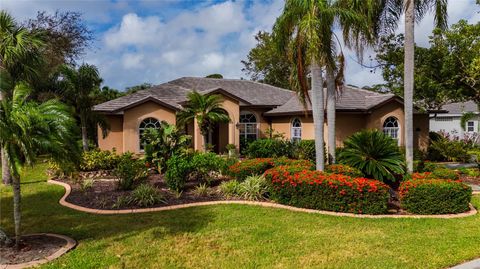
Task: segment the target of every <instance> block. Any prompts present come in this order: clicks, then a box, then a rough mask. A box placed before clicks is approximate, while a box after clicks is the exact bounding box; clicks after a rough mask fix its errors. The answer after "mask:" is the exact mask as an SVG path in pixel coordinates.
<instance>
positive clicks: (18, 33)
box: [0, 10, 44, 184]
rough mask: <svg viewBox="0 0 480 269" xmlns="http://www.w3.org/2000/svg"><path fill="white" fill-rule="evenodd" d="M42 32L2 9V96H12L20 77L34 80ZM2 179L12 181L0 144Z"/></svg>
mask: <svg viewBox="0 0 480 269" xmlns="http://www.w3.org/2000/svg"><path fill="white" fill-rule="evenodd" d="M43 45H44V44H43V42H42V33H40V32H30V31H28V30H27V29H26V28H24V27H21V26H19V25H17V23H16V22H15V20H14V19H13V17H12V16H10V14H8V13H7V12H6V11H4V10H2V11H0V82H1V83H0V100H1V99H5V98H9V97H10V96H11V92H12V89H13V86H14V85H15V84H16V83H17V82H18V81H20V80H31V79H33V78H34V77H35V76H36V75H37V71H38V69H37V68H38V66H39V64H40V62H41V53H40V51H39V49H40V48H41V47H42V46H43ZM0 151H1V153H0V155H1V158H2V181H3V182H4V183H5V184H10V182H11V175H10V169H9V168H8V165H7V162H6V155H5V152H4V149H3V147H2V145H0Z"/></svg>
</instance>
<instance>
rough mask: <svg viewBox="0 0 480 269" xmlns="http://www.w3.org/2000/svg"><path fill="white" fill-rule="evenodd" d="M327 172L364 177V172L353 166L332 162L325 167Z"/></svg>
mask: <svg viewBox="0 0 480 269" xmlns="http://www.w3.org/2000/svg"><path fill="white" fill-rule="evenodd" d="M325 172H327V173H332V174H341V175H346V176H351V177H363V176H364V175H363V173H362V172H361V171H360V170H358V169H356V168H353V167H350V166H348V165H344V164H331V165H327V166H326V167H325Z"/></svg>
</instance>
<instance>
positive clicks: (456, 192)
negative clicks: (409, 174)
mask: <svg viewBox="0 0 480 269" xmlns="http://www.w3.org/2000/svg"><path fill="white" fill-rule="evenodd" d="M399 193H400V200H401V204H402V208H404V209H405V210H407V211H408V212H410V213H415V214H423V215H430V214H432V215H436V214H454V213H461V212H465V211H467V210H468V209H469V203H470V199H471V197H472V188H471V187H470V186H468V185H466V184H463V183H461V182H460V181H453V180H445V179H413V180H407V181H404V182H402V184H401V185H400V188H399Z"/></svg>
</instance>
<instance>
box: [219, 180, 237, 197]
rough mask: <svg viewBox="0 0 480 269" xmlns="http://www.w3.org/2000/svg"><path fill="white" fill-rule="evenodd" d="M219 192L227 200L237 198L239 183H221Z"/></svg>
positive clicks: (231, 181) (234, 181)
mask: <svg viewBox="0 0 480 269" xmlns="http://www.w3.org/2000/svg"><path fill="white" fill-rule="evenodd" d="M219 189H220V192H221V193H222V194H223V195H224V196H225V197H227V198H230V197H234V196H238V194H239V193H240V191H239V189H240V182H238V181H236V180H229V181H223V182H222V183H220V186H219Z"/></svg>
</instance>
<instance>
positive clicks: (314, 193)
mask: <svg viewBox="0 0 480 269" xmlns="http://www.w3.org/2000/svg"><path fill="white" fill-rule="evenodd" d="M265 178H266V179H267V182H268V184H269V185H270V197H271V198H273V199H274V200H276V201H278V202H279V203H281V204H287V205H292V206H297V207H303V208H312V209H318V210H329V211H337V212H351V213H361V214H384V213H386V212H387V203H388V199H389V196H390V195H389V192H388V189H389V188H388V186H387V185H385V184H384V183H382V182H380V181H378V180H371V179H365V178H352V177H349V176H345V175H338V174H325V173H322V172H319V171H309V170H301V169H300V167H293V166H279V167H275V168H272V169H269V170H267V171H266V172H265Z"/></svg>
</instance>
